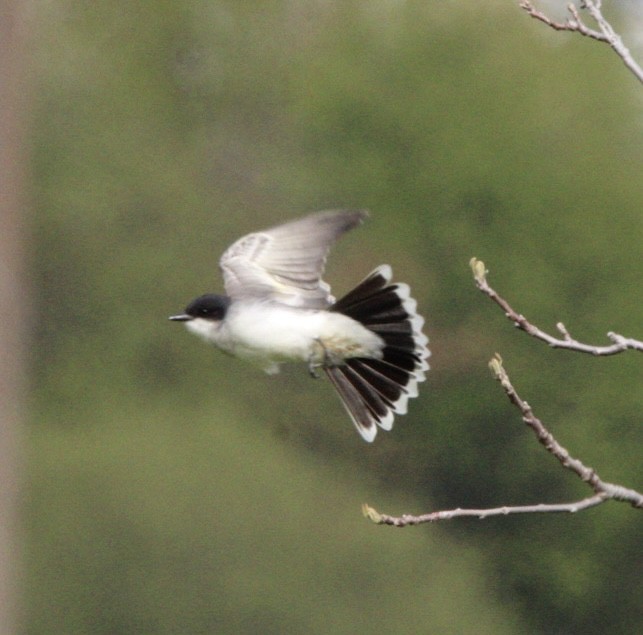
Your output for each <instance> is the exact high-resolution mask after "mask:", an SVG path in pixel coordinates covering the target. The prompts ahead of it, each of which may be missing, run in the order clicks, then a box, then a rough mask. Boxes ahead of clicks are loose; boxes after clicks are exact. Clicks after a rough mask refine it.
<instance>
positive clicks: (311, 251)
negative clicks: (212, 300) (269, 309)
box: [219, 210, 368, 309]
mask: <svg viewBox="0 0 643 635" xmlns="http://www.w3.org/2000/svg"><path fill="white" fill-rule="evenodd" d="M367 216H368V212H366V211H365V210H331V211H325V212H317V213H315V214H310V215H309V216H305V217H304V218H301V219H299V220H295V221H292V222H289V223H286V224H284V225H279V226H277V227H273V228H272V229H267V230H265V231H261V232H255V233H253V234H248V235H247V236H244V237H243V238H241V239H239V240H238V241H237V242H236V243H234V244H233V245H232V246H231V247H229V248H228V249H227V250H226V252H225V253H224V254H223V256H222V257H221V261H220V263H219V264H220V266H221V271H222V273H223V281H224V284H225V289H226V293H227V294H228V295H229V296H230V297H232V298H234V299H242V298H245V299H247V298H265V299H270V300H273V301H275V302H279V303H281V304H286V305H289V306H295V307H301V308H306V309H323V308H326V307H328V306H329V305H330V304H332V303H333V301H334V299H333V297H332V296H331V295H330V287H329V285H328V284H326V283H325V282H324V281H323V280H322V279H321V276H322V274H323V272H324V265H325V264H326V257H327V255H328V252H329V250H330V248H331V245H332V244H333V243H334V242H335V241H336V240H337V239H338V238H339V237H340V236H341V235H342V234H343V233H344V232H347V231H348V230H350V229H353V227H356V226H357V225H359V224H361V223H362V222H363V220H364V219H365V218H366V217H367Z"/></svg>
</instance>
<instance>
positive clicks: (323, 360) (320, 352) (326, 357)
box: [308, 337, 341, 379]
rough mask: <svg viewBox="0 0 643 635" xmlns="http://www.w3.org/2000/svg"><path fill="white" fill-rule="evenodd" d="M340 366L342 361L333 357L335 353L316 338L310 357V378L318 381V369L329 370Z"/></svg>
mask: <svg viewBox="0 0 643 635" xmlns="http://www.w3.org/2000/svg"><path fill="white" fill-rule="evenodd" d="M340 364H341V359H339V358H338V357H337V356H336V355H333V352H332V351H330V350H328V348H326V346H325V345H324V342H322V340H321V339H320V338H318V337H316V338H315V346H314V347H313V350H312V351H311V353H310V356H309V357H308V372H309V373H310V376H311V377H314V378H315V379H318V378H319V373H318V372H317V369H318V368H320V367H323V368H329V367H331V366H339V365H340Z"/></svg>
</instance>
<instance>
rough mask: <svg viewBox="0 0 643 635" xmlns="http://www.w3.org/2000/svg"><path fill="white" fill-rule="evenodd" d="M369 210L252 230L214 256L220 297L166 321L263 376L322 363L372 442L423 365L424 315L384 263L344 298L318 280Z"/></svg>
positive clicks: (402, 409) (403, 403)
mask: <svg viewBox="0 0 643 635" xmlns="http://www.w3.org/2000/svg"><path fill="white" fill-rule="evenodd" d="M367 216H368V212H366V211H365V210H330V211H323V212H317V213H314V214H309V215H308V216H304V217H303V218H300V219H297V220H294V221H291V222H288V223H285V224H283V225H278V226H277V227H272V228H271V229H266V230H264V231H259V232H255V233H252V234H248V235H247V236H244V237H243V238H241V239H239V240H238V241H237V242H235V243H234V244H233V245H232V246H231V247H229V248H228V249H227V250H226V251H225V253H224V254H223V256H222V257H221V260H220V262H219V266H220V268H221V272H222V274H223V281H224V287H225V291H226V294H225V295H216V294H210V293H208V294H206V295H202V296H199V297H198V298H196V299H195V300H193V301H192V302H190V304H188V306H187V307H186V309H185V312H184V313H182V314H180V315H173V316H171V317H170V320H175V321H177V322H184V323H185V324H186V326H187V328H188V329H189V330H190V331H192V332H193V333H196V334H197V335H200V336H201V337H203V338H204V339H205V340H207V341H208V342H211V343H213V344H215V345H216V346H217V347H218V348H220V349H222V350H223V351H225V352H227V353H229V354H231V355H234V356H236V357H239V358H243V359H246V360H249V361H250V362H252V363H254V364H255V365H258V366H259V367H260V368H262V369H263V370H264V371H265V372H267V373H269V374H273V373H277V372H279V367H280V364H282V363H283V362H288V361H300V362H304V363H306V364H307V365H308V370H309V372H310V374H311V375H312V376H313V377H317V376H318V371H319V369H321V370H322V371H323V372H324V373H325V374H326V376H327V377H328V378H329V379H330V381H331V382H332V384H333V385H334V387H335V389H336V390H337V392H338V394H339V396H340V398H341V400H342V403H343V404H344V407H345V408H346V411H347V412H348V414H349V415H350V417H351V420H352V421H353V423H354V425H355V427H356V428H357V431H358V432H359V433H360V434H361V435H362V437H363V438H364V439H365V440H366V441H369V442H370V441H373V439H375V436H376V434H377V429H378V427H379V428H382V429H383V430H390V429H391V428H392V426H393V419H394V416H395V415H396V414H405V413H406V411H407V404H408V400H409V399H411V398H413V397H416V396H417V394H418V388H417V385H418V383H419V382H422V381H424V380H425V372H426V371H427V370H428V369H429V365H428V363H427V358H428V357H429V355H430V352H429V349H428V348H427V343H428V338H427V337H426V335H424V333H423V332H422V328H423V325H424V318H422V316H420V315H419V314H418V312H417V308H416V302H415V300H414V299H413V298H412V297H411V295H410V289H409V287H408V285H406V284H403V283H393V282H391V280H392V275H393V274H392V270H391V267H390V266H389V265H380V266H379V267H377V268H376V269H375V270H374V271H372V272H371V273H370V274H369V275H368V276H366V278H364V280H363V281H362V282H360V283H359V284H358V285H357V286H356V287H355V288H354V289H353V290H352V291H349V292H348V293H347V294H346V295H345V296H344V297H343V298H341V299H340V300H335V298H334V297H333V296H332V295H331V292H330V286H329V285H328V284H327V283H326V282H324V281H323V280H322V274H323V272H324V266H325V264H326V258H327V256H328V252H329V250H330V248H331V246H332V245H333V243H334V242H335V241H336V240H337V239H338V238H339V237H340V236H341V235H342V234H344V233H345V232H347V231H349V230H350V229H353V228H354V227H356V226H357V225H360V224H361V223H362V222H363V221H364V219H365V218H366V217H367Z"/></svg>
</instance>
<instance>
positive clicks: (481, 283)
mask: <svg viewBox="0 0 643 635" xmlns="http://www.w3.org/2000/svg"><path fill="white" fill-rule="evenodd" d="M469 264H470V265H471V269H472V270H473V277H474V279H475V281H476V286H477V287H478V289H480V291H482V293H484V294H485V295H486V296H488V297H489V298H491V299H492V300H493V301H494V302H495V303H496V304H497V305H498V306H499V307H500V308H501V309H502V310H503V311H504V312H505V315H506V316H507V317H508V318H509V319H510V320H511V321H512V322H513V323H514V324H515V325H516V326H517V327H518V328H519V329H520V330H522V331H524V332H525V333H528V334H529V335H531V336H532V337H535V338H537V339H539V340H542V341H543V342H547V344H549V345H550V346H551V347H553V348H566V349H568V350H572V351H578V352H580V353H589V354H590V355H596V356H606V355H616V354H617V353H622V352H623V351H626V350H636V351H639V352H643V342H642V341H640V340H635V339H632V338H630V337H623V336H622V335H619V334H618V333H613V332H612V331H610V332H609V333H608V334H607V337H608V338H609V339H610V340H611V341H612V344H611V345H609V346H594V345H591V344H583V343H582V342H579V341H578V340H575V339H574V338H572V336H571V335H570V334H569V331H568V330H567V329H566V328H565V325H564V324H563V323H562V322H559V323H558V324H557V325H556V328H557V329H558V330H559V331H560V333H561V335H562V336H563V337H562V339H561V338H556V337H553V336H552V335H549V333H545V331H543V330H541V329H539V328H538V327H537V326H535V325H534V324H532V323H531V322H529V320H527V318H526V317H525V316H524V315H521V314H520V313H517V312H516V311H514V309H512V308H511V306H510V305H509V303H508V302H507V301H506V300H505V299H504V298H502V297H501V296H500V295H498V293H497V292H496V291H495V290H494V289H492V288H491V287H490V286H489V283H488V282H487V273H488V272H487V270H486V268H485V265H484V262H482V261H481V260H478V259H477V258H472V259H471V261H470V263H469Z"/></svg>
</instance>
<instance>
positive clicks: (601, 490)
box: [362, 355, 643, 527]
mask: <svg viewBox="0 0 643 635" xmlns="http://www.w3.org/2000/svg"><path fill="white" fill-rule="evenodd" d="M489 367H490V369H491V371H492V372H493V374H494V377H495V378H496V379H497V380H498V381H499V382H500V385H501V386H502V389H503V390H504V392H505V394H506V395H507V397H508V398H509V401H510V402H511V403H512V404H513V405H514V406H516V408H518V410H519V411H520V413H521V414H522V420H523V421H524V422H525V423H526V424H527V425H528V426H529V428H531V430H532V431H533V432H534V434H535V435H536V437H537V439H538V441H539V442H540V443H541V444H542V445H543V446H544V447H545V449H546V450H547V451H548V452H549V453H550V454H552V455H553V456H554V457H555V458H556V459H557V460H558V461H559V462H560V464H561V465H562V466H563V467H564V468H566V469H568V470H570V471H571V472H573V473H574V474H576V476H578V477H579V478H580V479H581V480H582V481H583V482H585V483H587V484H588V485H589V486H590V487H591V488H592V490H593V491H594V494H593V495H592V496H590V497H588V498H583V499H581V500H578V501H574V502H571V503H553V504H545V503H540V504H537V505H517V506H503V507H494V508H489V509H460V508H458V509H452V510H447V511H437V512H431V513H428V514H421V515H419V516H413V515H411V514H404V515H403V516H391V515H389V514H381V513H379V512H378V511H376V510H375V509H373V508H372V507H369V506H368V505H366V504H364V505H363V506H362V511H363V513H364V515H365V516H366V517H367V518H369V519H370V520H371V521H373V522H374V523H376V524H378V525H392V526H394V527H406V526H408V525H419V524H422V523H428V522H435V521H439V520H450V519H452V518H459V517H463V516H469V517H475V518H479V519H485V518H490V517H492V516H508V515H510V514H534V513H561V512H567V513H575V512H578V511H582V510H585V509H589V508H590V507H596V506H597V505H601V504H602V503H604V502H605V501H607V500H617V501H622V502H627V503H630V504H631V505H632V507H635V508H637V509H643V494H641V493H639V492H637V491H635V490H633V489H629V488H626V487H623V486H621V485H616V484H614V483H608V482H607V481H603V480H602V479H601V478H600V476H599V475H598V474H597V472H596V470H594V469H592V468H591V467H587V466H586V465H585V464H584V463H583V462H582V461H580V460H579V459H576V458H574V457H572V456H571V455H570V454H569V452H568V451H567V450H566V449H565V448H564V447H563V446H562V445H560V443H558V441H556V439H555V438H554V435H553V434H552V433H551V432H549V430H547V428H545V426H544V424H543V422H542V421H541V420H540V419H538V417H536V415H535V414H534V413H533V411H532V409H531V407H530V406H529V404H528V403H527V402H526V401H524V400H523V399H522V398H521V397H520V396H519V395H518V393H517V392H516V389H515V388H514V387H513V385H512V384H511V381H510V379H509V375H508V374H507V371H506V370H505V369H504V367H503V365H502V360H501V358H500V356H499V355H496V356H495V357H494V358H493V359H492V360H491V361H490V362H489Z"/></svg>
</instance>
